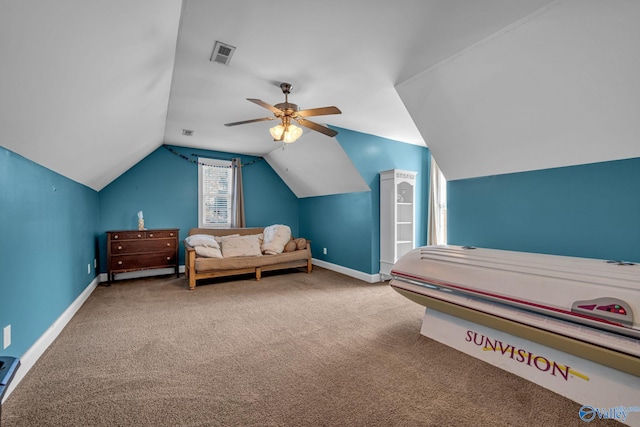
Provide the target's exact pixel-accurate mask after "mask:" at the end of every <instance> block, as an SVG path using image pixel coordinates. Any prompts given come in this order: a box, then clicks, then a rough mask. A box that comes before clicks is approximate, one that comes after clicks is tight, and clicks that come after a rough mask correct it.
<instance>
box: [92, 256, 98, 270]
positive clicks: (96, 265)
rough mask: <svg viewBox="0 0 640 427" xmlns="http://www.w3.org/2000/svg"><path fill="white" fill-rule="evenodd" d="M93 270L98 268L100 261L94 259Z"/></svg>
mask: <svg viewBox="0 0 640 427" xmlns="http://www.w3.org/2000/svg"><path fill="white" fill-rule="evenodd" d="M93 268H98V260H97V259H95V258H94V259H93Z"/></svg>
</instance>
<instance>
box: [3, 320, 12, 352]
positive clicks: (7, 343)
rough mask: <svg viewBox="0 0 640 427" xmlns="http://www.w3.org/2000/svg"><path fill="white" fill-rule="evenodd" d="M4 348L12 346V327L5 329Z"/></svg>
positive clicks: (8, 326)
mask: <svg viewBox="0 0 640 427" xmlns="http://www.w3.org/2000/svg"><path fill="white" fill-rule="evenodd" d="M2 335H3V339H2V341H3V344H2V348H3V349H5V348H7V347H9V346H10V345H11V325H7V326H5V327H4V332H3V334H2Z"/></svg>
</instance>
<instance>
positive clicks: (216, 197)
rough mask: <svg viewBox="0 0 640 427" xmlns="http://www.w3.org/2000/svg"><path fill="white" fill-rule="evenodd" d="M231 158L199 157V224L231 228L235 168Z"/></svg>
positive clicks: (200, 225) (209, 226)
mask: <svg viewBox="0 0 640 427" xmlns="http://www.w3.org/2000/svg"><path fill="white" fill-rule="evenodd" d="M231 165H232V163H231V160H214V159H206V158H199V159H198V226H199V227H202V228H231V223H232V214H231V212H232V201H233V200H232V199H233V168H232V167H231Z"/></svg>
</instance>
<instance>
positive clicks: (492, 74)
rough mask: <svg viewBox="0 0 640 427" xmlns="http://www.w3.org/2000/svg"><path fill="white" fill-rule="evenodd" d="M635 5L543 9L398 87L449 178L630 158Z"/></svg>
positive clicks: (634, 124)
mask: <svg viewBox="0 0 640 427" xmlns="http://www.w3.org/2000/svg"><path fill="white" fill-rule="evenodd" d="M638 22H640V2H637V1H636V2H634V1H626V0H611V1H601V0H568V1H559V2H553V3H551V4H550V5H548V6H547V7H545V8H542V9H540V10H539V11H538V12H536V13H534V14H532V15H530V16H528V17H526V19H523V20H520V21H517V22H515V23H514V24H512V25H511V26H509V27H507V28H505V29H503V30H502V31H499V32H498V33H496V34H494V35H492V36H491V37H490V38H488V39H486V40H482V41H480V42H479V43H477V44H476V45H474V46H471V47H470V48H468V49H466V50H464V51H462V52H460V53H459V54H457V55H454V56H452V57H450V58H448V59H447V60H445V61H443V62H441V63H440V64H437V65H435V66H433V67H431V68H429V69H428V70H426V71H424V72H422V73H420V74H418V75H417V76H415V77H414V78H412V79H410V80H408V81H407V82H404V83H403V84H400V85H399V87H398V92H399V93H400V95H401V98H402V100H403V101H404V103H405V105H406V106H407V109H408V111H409V112H410V113H411V115H412V117H413V119H414V121H415V123H416V124H417V126H418V128H419V129H420V132H421V133H422V135H423V136H424V137H425V139H426V141H427V143H428V145H429V148H430V149H431V152H432V153H433V155H434V157H435V158H436V160H437V162H438V165H439V166H440V167H441V169H442V171H443V173H444V175H445V176H446V177H447V179H449V180H453V179H461V178H470V177H477V176H484V175H494V174H501V173H508V172H519V171H526V170H535V169H546V168H552V167H558V166H567V165H576V164H585V163H594V162H600V161H606V160H617V159H624V158H633V157H640V139H639V137H640V120H639V118H640V84H638V76H640V25H638Z"/></svg>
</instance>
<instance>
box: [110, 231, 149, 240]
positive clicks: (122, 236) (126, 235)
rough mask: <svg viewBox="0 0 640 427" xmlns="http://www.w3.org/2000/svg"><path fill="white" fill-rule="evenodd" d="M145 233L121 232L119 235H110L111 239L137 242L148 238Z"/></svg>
mask: <svg viewBox="0 0 640 427" xmlns="http://www.w3.org/2000/svg"><path fill="white" fill-rule="evenodd" d="M146 237H147V235H146V232H144V231H119V232H117V233H109V238H110V239H111V241H113V240H135V239H144V238H146Z"/></svg>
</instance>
